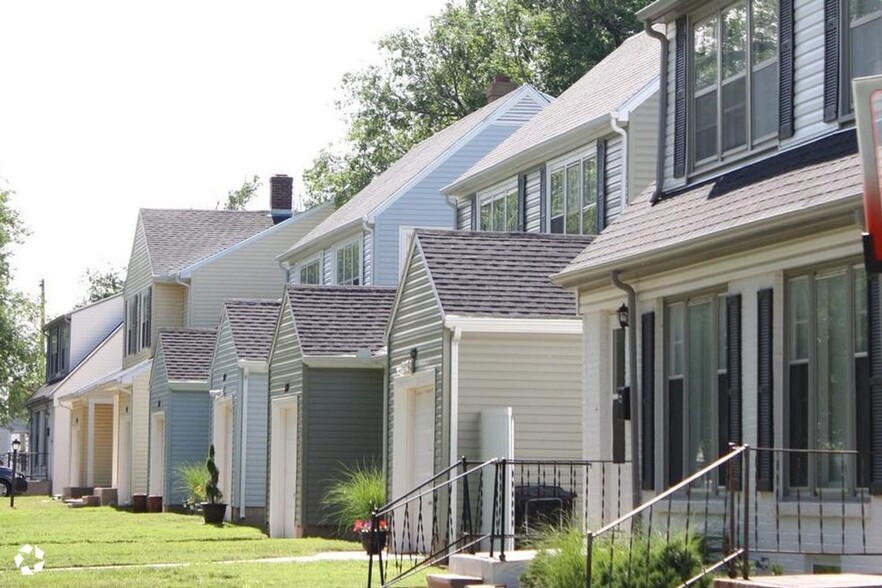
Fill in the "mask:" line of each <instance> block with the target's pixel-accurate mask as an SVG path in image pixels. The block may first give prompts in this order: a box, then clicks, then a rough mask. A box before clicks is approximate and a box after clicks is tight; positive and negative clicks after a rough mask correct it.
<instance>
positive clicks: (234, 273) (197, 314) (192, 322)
mask: <svg viewBox="0 0 882 588" xmlns="http://www.w3.org/2000/svg"><path fill="white" fill-rule="evenodd" d="M330 212H331V207H329V206H328V207H322V208H320V209H316V210H313V211H312V212H310V213H309V214H306V215H304V217H303V218H300V219H297V218H296V217H295V219H293V220H291V221H286V222H285V223H284V224H283V225H277V226H275V227H273V228H271V229H268V230H267V231H266V232H265V233H264V234H262V235H260V237H259V238H254V239H252V240H251V241H250V242H248V243H245V244H243V245H242V246H240V247H238V248H236V249H235V250H232V251H230V252H228V253H227V254H226V255H223V256H222V257H218V258H216V259H214V260H211V261H209V262H207V263H206V264H205V265H203V266H201V267H199V268H197V269H195V270H193V272H192V276H191V278H190V292H189V293H190V310H189V312H190V316H189V324H188V325H187V326H190V327H196V328H201V327H208V328H212V327H215V326H216V325H217V321H218V318H219V317H220V313H221V301H223V300H224V299H226V298H269V299H277V298H279V296H281V293H282V287H283V286H284V284H285V278H286V276H285V270H283V269H282V268H281V266H280V265H279V262H278V261H276V256H278V255H280V254H282V253H284V252H285V251H286V250H287V249H288V248H290V247H291V245H292V244H293V243H295V242H297V241H299V240H300V238H301V237H303V236H304V235H306V233H307V232H309V231H310V230H312V229H313V228H314V227H315V226H316V225H317V224H318V223H319V222H321V221H322V220H324V219H325V218H326V217H327V216H328V214H329V213H330Z"/></svg>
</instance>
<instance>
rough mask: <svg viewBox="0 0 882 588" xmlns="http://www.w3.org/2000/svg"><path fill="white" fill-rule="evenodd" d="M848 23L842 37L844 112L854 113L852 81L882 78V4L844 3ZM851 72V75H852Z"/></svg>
mask: <svg viewBox="0 0 882 588" xmlns="http://www.w3.org/2000/svg"><path fill="white" fill-rule="evenodd" d="M843 4H844V14H845V15H846V22H847V23H848V25H847V27H846V29H845V35H843V41H844V43H843V45H844V46H843V51H842V54H843V58H844V59H846V60H847V62H846V63H847V64H848V65H847V66H846V68H845V71H846V72H849V73H848V74H847V75H844V76H842V77H843V82H844V83H843V86H844V88H843V89H844V90H845V91H844V92H843V95H844V96H846V97H847V99H846V100H844V103H845V105H844V108H843V111H846V112H848V111H851V109H852V106H851V102H852V98H851V80H852V79H854V78H861V77H865V76H872V75H878V74H882V0H844V2H843ZM849 70H850V71H849Z"/></svg>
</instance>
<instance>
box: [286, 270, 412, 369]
mask: <svg viewBox="0 0 882 588" xmlns="http://www.w3.org/2000/svg"><path fill="white" fill-rule="evenodd" d="M394 298H395V288H393V287H384V286H303V285H301V286H288V299H289V300H290V302H291V311H292V313H293V315H294V324H295V326H296V327H297V334H298V336H299V337H300V346H301V348H302V350H303V354H304V355H352V354H355V353H357V352H358V351H360V350H363V349H370V350H371V352H372V353H376V352H378V351H381V350H382V349H383V348H384V347H385V346H386V339H385V335H386V323H387V322H388V321H389V314H390V312H391V311H392V303H393V300H394Z"/></svg>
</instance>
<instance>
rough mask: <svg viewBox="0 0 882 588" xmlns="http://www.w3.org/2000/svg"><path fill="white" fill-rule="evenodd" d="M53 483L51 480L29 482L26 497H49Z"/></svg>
mask: <svg viewBox="0 0 882 588" xmlns="http://www.w3.org/2000/svg"><path fill="white" fill-rule="evenodd" d="M51 488H52V482H50V481H49V480H28V490H27V492H25V493H24V495H25V496H49V491H50V489H51Z"/></svg>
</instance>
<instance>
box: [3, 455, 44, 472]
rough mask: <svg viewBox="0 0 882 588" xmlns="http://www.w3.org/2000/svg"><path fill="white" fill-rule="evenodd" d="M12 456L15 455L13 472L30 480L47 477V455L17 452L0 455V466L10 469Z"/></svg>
mask: <svg viewBox="0 0 882 588" xmlns="http://www.w3.org/2000/svg"><path fill="white" fill-rule="evenodd" d="M13 455H15V462H16V464H15V470H16V471H17V472H18V473H20V474H23V475H25V476H27V477H29V478H31V479H41V478H48V477H49V454H48V453H45V452H37V451H19V452H18V453H16V454H13V452H8V453H0V466H3V467H10V468H11V467H12V460H13Z"/></svg>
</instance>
